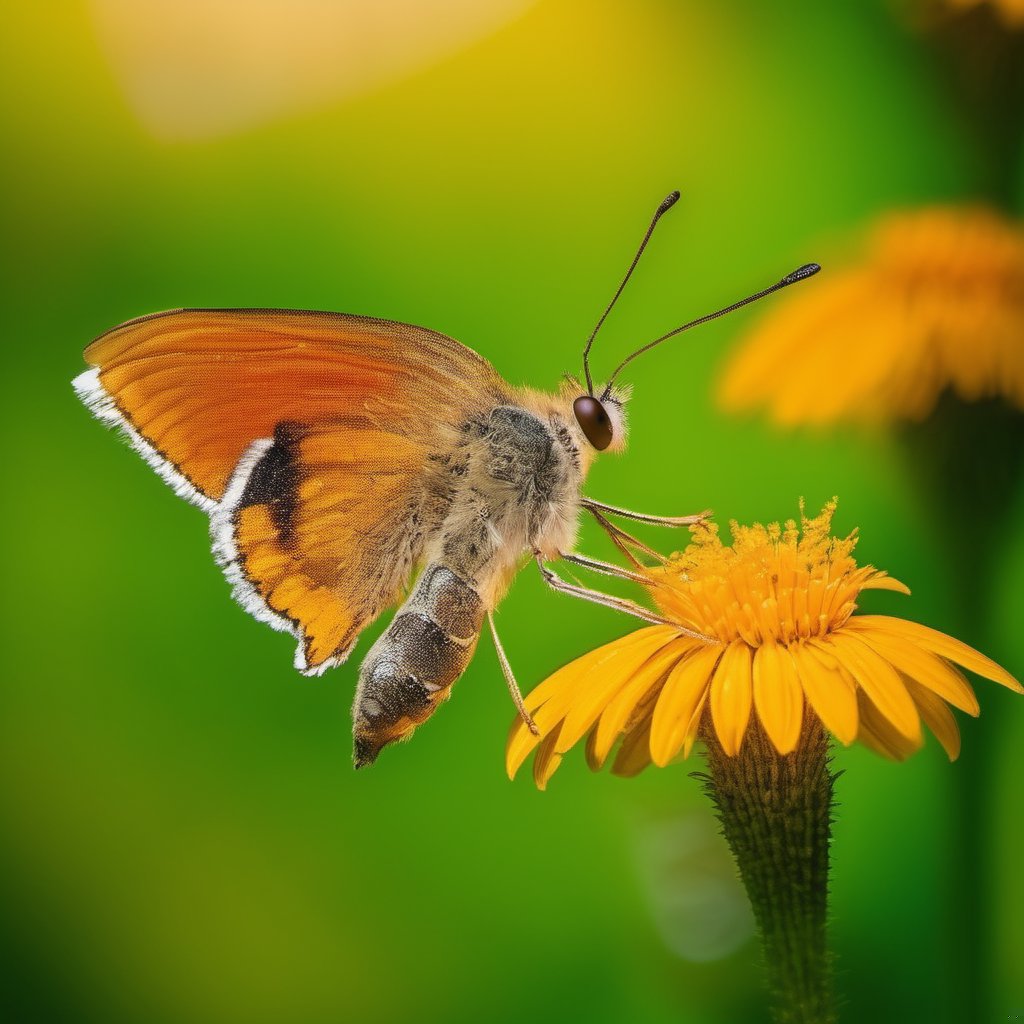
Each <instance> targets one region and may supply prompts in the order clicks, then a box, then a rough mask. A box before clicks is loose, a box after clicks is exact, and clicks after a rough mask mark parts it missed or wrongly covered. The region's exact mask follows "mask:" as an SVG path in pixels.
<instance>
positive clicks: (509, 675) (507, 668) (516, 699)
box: [487, 611, 540, 736]
mask: <svg viewBox="0 0 1024 1024" xmlns="http://www.w3.org/2000/svg"><path fill="white" fill-rule="evenodd" d="M487 621H488V623H489V624H490V627H491V636H492V637H494V649H495V650H496V651H497V652H498V662H499V664H500V665H501V671H502V673H503V674H504V676H505V682H506V684H507V685H508V692H509V695H510V696H511V697H512V703H513V704H515V706H516V711H518V712H519V717H520V718H521V719H522V720H523V724H524V725H525V726H526V728H527V729H529V730H530V732H532V733H533V735H534V736H539V735H540V729H538V728H537V723H536V722H535V721H534V720H533V718H532V717H531V716H530V712H529V711H527V710H526V705H525V704H524V703H523V694H522V692H521V691H520V689H519V684H518V683H517V682H516V677H515V675H514V674H513V672H512V666H511V664H510V663H509V660H508V656H507V655H506V654H505V648H504V647H502V645H501V640H500V639H499V638H498V627H497V626H495V625H494V612H493V611H489V612H488V613H487Z"/></svg>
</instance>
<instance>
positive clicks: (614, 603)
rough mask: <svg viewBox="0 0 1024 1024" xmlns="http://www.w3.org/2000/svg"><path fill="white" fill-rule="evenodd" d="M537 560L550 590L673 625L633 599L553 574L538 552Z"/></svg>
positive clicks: (658, 622) (663, 624) (660, 623)
mask: <svg viewBox="0 0 1024 1024" xmlns="http://www.w3.org/2000/svg"><path fill="white" fill-rule="evenodd" d="M534 557H535V558H536V561H537V568H539V569H540V574H541V576H543V577H544V582H545V583H547V585H548V586H549V587H551V589H552V590H557V591H560V592H561V593H563V594H570V595H571V596H573V597H578V598H580V599H581V600H583V601H593V603H594V604H601V605H604V606H605V607H606V608H614V609H615V610H616V611H619V612H625V614H627V615H633V616H635V617H636V618H638V619H643V620H644V622H653V623H654V624H655V625H659V626H669V625H673V623H670V622H669V621H668V619H663V618H661V616H659V615H656V614H655V613H654V612H652V611H650V610H649V609H647V608H644V607H643V605H639V604H637V603H636V602H635V601H630V600H628V599H627V598H624V597H614V596H613V595H611V594H603V593H601V591H599V590H590V589H588V588H587V587H581V586H578V585H576V584H575V583H566V581H565V580H563V579H562V578H561V577H560V576H557V575H555V573H553V572H552V571H551V570H550V569H549V568H548V567H547V566H546V565H545V564H544V556H543V555H541V554H540V552H538V553H537V554H536V555H535V556H534Z"/></svg>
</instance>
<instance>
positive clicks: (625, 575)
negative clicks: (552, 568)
mask: <svg viewBox="0 0 1024 1024" xmlns="http://www.w3.org/2000/svg"><path fill="white" fill-rule="evenodd" d="M559 557H560V558H561V559H562V561H563V562H570V563H571V564H572V565H578V566H580V568H582V569H589V570H590V571H591V572H599V573H600V574H601V575H602V576H614V577H615V579H619V580H629V581H630V582H631V583H640V584H646V583H649V582H650V581H649V580H648V579H647V577H646V576H641V575H640V573H638V572H630V571H629V569H623V568H621V567H620V566H618V565H612V563H611V562H602V561H600V560H598V559H596V558H588V557H587V556H586V555H575V554H573V555H567V554H565V553H564V552H559Z"/></svg>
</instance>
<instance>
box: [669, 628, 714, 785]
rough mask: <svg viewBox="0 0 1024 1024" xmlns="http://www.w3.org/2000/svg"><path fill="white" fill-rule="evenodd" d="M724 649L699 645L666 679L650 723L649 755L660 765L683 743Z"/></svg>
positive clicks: (671, 756) (674, 754) (670, 757)
mask: <svg viewBox="0 0 1024 1024" xmlns="http://www.w3.org/2000/svg"><path fill="white" fill-rule="evenodd" d="M724 650H725V648H724V647H721V646H714V647H699V648H698V649H697V650H695V651H694V652H693V653H692V654H690V655H689V656H688V657H686V658H684V659H683V660H682V661H680V662H679V663H678V664H677V665H676V666H675V668H673V669H672V671H671V672H670V673H669V675H668V679H667V680H665V685H664V686H663V687H662V688H661V694H660V695H659V696H658V703H657V704H656V705H655V707H654V716H653V721H652V724H651V758H652V759H653V761H654V763H655V764H656V765H658V766H659V767H661V768H663V767H664V766H665V765H667V764H668V763H669V762H670V761H671V760H672V758H674V757H675V756H676V753H677V752H678V751H679V748H680V747H681V746H682V745H683V742H684V740H685V739H686V735H687V731H688V730H689V728H690V723H691V720H692V719H693V716H694V712H695V711H696V709H697V706H698V704H700V701H701V698H702V697H703V696H704V695H705V694H706V693H707V689H708V686H709V684H710V682H711V675H712V673H713V672H714V671H715V666H716V665H717V664H718V660H719V658H721V656H722V653H723V651H724Z"/></svg>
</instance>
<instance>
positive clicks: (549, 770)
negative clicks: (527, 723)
mask: <svg viewBox="0 0 1024 1024" xmlns="http://www.w3.org/2000/svg"><path fill="white" fill-rule="evenodd" d="M558 732H559V730H558V729H555V731H554V732H552V733H549V734H548V735H547V736H545V737H544V739H543V741H542V742H541V744H540V746H539V747H538V748H537V754H536V756H535V757H534V759H533V781H534V782H535V783H536V784H537V788H538V789H547V786H548V780H549V779H550V778H551V776H552V775H554V774H555V769H557V768H558V766H559V765H560V764H561V763H562V755H561V754H560V753H558V751H557V749H556V748H557V746H558Z"/></svg>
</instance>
